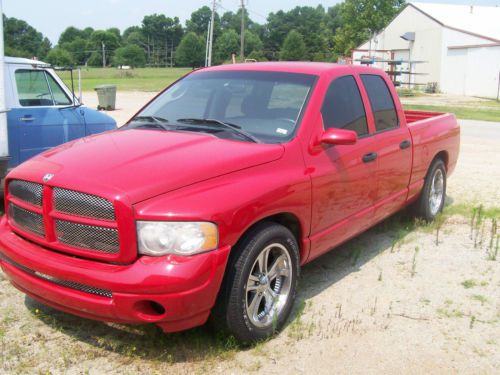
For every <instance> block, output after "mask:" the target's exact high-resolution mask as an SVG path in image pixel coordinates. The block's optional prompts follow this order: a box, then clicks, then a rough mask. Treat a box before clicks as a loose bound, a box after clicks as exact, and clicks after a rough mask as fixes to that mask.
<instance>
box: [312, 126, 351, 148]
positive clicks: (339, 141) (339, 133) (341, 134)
mask: <svg viewBox="0 0 500 375" xmlns="http://www.w3.org/2000/svg"><path fill="white" fill-rule="evenodd" d="M357 141H358V135H357V134H356V132H355V131H352V130H345V129H337V128H330V129H328V130H325V132H324V133H323V134H322V135H321V139H320V142H321V143H325V144H327V145H353V144H355V143H356V142H357Z"/></svg>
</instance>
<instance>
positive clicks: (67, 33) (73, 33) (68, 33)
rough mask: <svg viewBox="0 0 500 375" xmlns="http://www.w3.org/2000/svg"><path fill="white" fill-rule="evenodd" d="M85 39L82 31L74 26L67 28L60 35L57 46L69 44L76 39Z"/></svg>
mask: <svg viewBox="0 0 500 375" xmlns="http://www.w3.org/2000/svg"><path fill="white" fill-rule="evenodd" d="M85 37H86V35H85V32H84V31H83V30H80V29H78V28H76V27H74V26H69V27H67V28H66V29H65V30H64V31H63V32H62V33H61V35H60V36H59V41H58V42H57V44H58V45H59V46H61V45H63V44H66V43H71V42H73V41H74V40H75V39H77V38H81V39H85Z"/></svg>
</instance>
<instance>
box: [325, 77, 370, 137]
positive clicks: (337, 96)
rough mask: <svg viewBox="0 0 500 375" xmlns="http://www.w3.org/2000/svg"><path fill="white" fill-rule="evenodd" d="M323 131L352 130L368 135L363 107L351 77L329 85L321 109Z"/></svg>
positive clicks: (356, 86) (359, 134)
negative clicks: (335, 129) (334, 129)
mask: <svg viewBox="0 0 500 375" xmlns="http://www.w3.org/2000/svg"><path fill="white" fill-rule="evenodd" d="M321 114H322V115H323V122H324V125H325V129H329V128H339V129H346V130H354V131H355V132H356V133H357V134H358V136H362V135H365V134H368V123H367V121H366V113H365V107H364V106H363V100H362V99H361V94H360V93H359V89H358V85H357V84H356V80H355V79H354V77H353V76H344V77H341V78H337V79H336V80H335V81H333V82H332V83H331V84H330V87H329V88H328V92H327V93H326V96H325V100H324V102H323V106H322V107H321Z"/></svg>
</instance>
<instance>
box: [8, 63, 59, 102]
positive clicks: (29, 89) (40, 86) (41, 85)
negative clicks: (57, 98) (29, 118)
mask: <svg viewBox="0 0 500 375" xmlns="http://www.w3.org/2000/svg"><path fill="white" fill-rule="evenodd" d="M16 85H17V95H18V96H19V103H20V104H21V106H23V107H37V106H47V105H54V102H53V100H52V95H51V94H50V89H49V86H48V84H47V80H46V79H45V72H44V71H43V70H16Z"/></svg>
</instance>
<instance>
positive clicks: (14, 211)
mask: <svg viewBox="0 0 500 375" xmlns="http://www.w3.org/2000/svg"><path fill="white" fill-rule="evenodd" d="M8 212H9V217H10V219H11V220H12V221H13V222H14V224H15V225H16V226H18V227H20V228H21V229H25V230H27V231H28V232H31V233H34V234H36V235H37V236H40V237H43V236H45V229H44V226H43V216H42V215H40V214H37V213H35V212H31V211H28V210H25V209H24V208H21V207H18V206H16V205H15V204H13V203H9V211H8Z"/></svg>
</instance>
